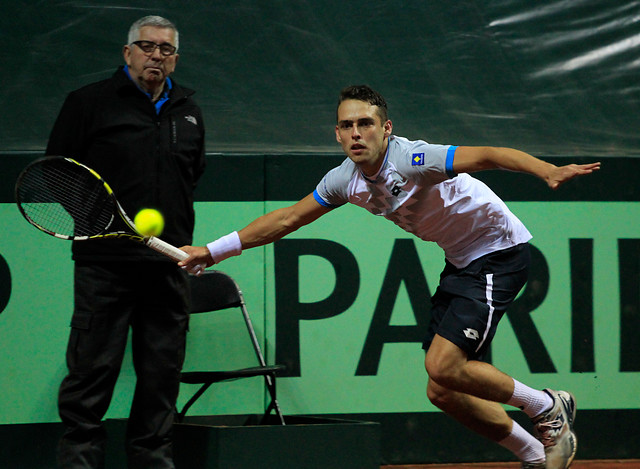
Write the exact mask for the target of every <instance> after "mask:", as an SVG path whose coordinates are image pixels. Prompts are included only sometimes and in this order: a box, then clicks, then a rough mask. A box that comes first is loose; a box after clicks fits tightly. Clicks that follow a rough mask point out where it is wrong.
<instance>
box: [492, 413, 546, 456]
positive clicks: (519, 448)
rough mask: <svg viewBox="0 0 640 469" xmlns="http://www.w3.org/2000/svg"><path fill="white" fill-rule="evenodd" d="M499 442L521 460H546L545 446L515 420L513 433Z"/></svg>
mask: <svg viewBox="0 0 640 469" xmlns="http://www.w3.org/2000/svg"><path fill="white" fill-rule="evenodd" d="M498 444H499V445H500V446H503V447H505V448H507V449H508V450H509V451H511V452H512V453H513V454H515V455H516V457H517V458H518V459H519V460H520V461H526V462H533V463H540V462H543V461H545V455H544V446H543V445H542V443H540V442H539V441H538V440H536V439H535V438H534V437H533V435H531V434H530V433H529V432H527V431H526V430H525V429H524V428H522V427H521V426H520V425H519V424H518V422H516V421H515V420H514V421H513V427H512V428H511V433H510V434H509V436H508V437H506V438H505V439H504V440H502V441H499V442H498Z"/></svg>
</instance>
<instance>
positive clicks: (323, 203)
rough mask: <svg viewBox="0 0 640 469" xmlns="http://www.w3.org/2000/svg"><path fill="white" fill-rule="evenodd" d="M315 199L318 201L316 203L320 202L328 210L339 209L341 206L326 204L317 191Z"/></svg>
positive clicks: (314, 193)
mask: <svg viewBox="0 0 640 469" xmlns="http://www.w3.org/2000/svg"><path fill="white" fill-rule="evenodd" d="M313 198H314V199H316V202H318V203H319V204H320V205H322V206H323V207H327V208H336V207H339V205H333V204H330V203H329V202H326V201H325V200H324V199H323V198H322V197H320V194H318V190H317V189H316V190H314V191H313Z"/></svg>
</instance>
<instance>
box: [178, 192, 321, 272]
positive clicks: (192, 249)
mask: <svg viewBox="0 0 640 469" xmlns="http://www.w3.org/2000/svg"><path fill="white" fill-rule="evenodd" d="M329 211H330V209H329V208H326V207H323V206H322V205H320V204H319V203H318V202H317V201H316V200H315V198H314V197H313V194H309V195H308V196H306V197H305V198H304V199H302V200H300V201H299V202H297V203H296V204H294V205H291V206H289V207H285V208H280V209H278V210H274V211H273V212H269V213H267V214H265V215H263V216H261V217H259V218H256V219H255V220H254V221H252V222H251V223H249V224H248V225H247V226H246V227H244V228H243V229H241V230H240V231H234V232H233V233H229V234H228V235H226V236H223V237H221V238H218V239H217V240H215V241H213V242H211V243H209V244H208V245H207V246H182V247H181V248H180V249H182V250H183V251H185V252H186V253H187V254H189V257H188V258H187V259H185V260H183V261H181V262H179V263H178V265H180V266H181V267H183V268H185V269H186V270H188V271H191V270H192V269H193V268H194V267H195V266H197V265H198V264H205V265H206V266H207V267H210V266H211V265H213V264H217V263H219V262H222V261H223V260H225V259H227V258H228V257H231V256H237V255H240V254H241V253H242V251H243V250H245V249H249V248H253V247H257V246H263V245H265V244H269V243H272V242H274V241H277V240H279V239H280V238H282V237H284V236H286V235H288V234H289V233H292V232H294V231H296V230H297V229H298V228H300V227H302V226H304V225H307V224H309V223H311V222H312V221H314V220H317V219H318V218H319V217H321V216H322V215H324V214H325V213H327V212H329Z"/></svg>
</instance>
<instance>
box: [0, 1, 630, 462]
mask: <svg viewBox="0 0 640 469" xmlns="http://www.w3.org/2000/svg"><path fill="white" fill-rule="evenodd" d="M353 8H354V6H352V5H351V6H350V5H348V4H344V2H338V1H327V0H323V1H321V2H307V1H270V2H263V1H256V0H254V1H250V0H240V1H237V2H233V5H232V6H230V4H229V3H228V2H217V1H213V2H211V1H207V2H205V1H193V2H178V1H152V2H138V1H127V2H125V3H113V2H111V3H109V4H104V3H101V2H63V1H49V2H34V1H22V2H12V3H10V4H5V5H3V6H2V9H3V14H2V15H0V37H1V38H2V41H3V44H4V47H3V51H4V52H3V67H2V68H1V69H0V76H1V77H2V84H3V86H2V87H0V103H2V105H3V112H2V113H0V174H2V176H3V178H2V181H0V224H1V226H2V231H1V234H0V340H1V342H2V345H3V350H4V351H5V353H4V354H3V355H2V356H1V357H0V367H1V368H0V369H2V370H3V373H2V374H0V390H1V393H2V397H3V404H4V406H3V411H2V413H0V424H6V425H17V424H21V423H25V424H34V425H38V424H41V423H45V422H57V421H58V417H57V414H56V407H55V400H56V392H57V387H58V384H59V382H60V380H61V378H62V376H63V374H64V349H65V346H66V344H65V342H66V339H67V333H68V323H69V318H70V311H71V307H72V305H71V290H70V289H71V261H70V252H69V251H70V248H69V245H68V244H66V243H64V242H62V241H58V240H55V239H53V238H49V237H46V236H45V235H43V234H41V233H39V232H37V231H36V230H34V229H32V228H31V227H29V226H28V225H27V224H26V223H25V222H24V221H23V220H22V219H21V218H20V215H19V213H18V211H17V209H16V208H15V205H14V202H13V183H14V181H15V177H16V176H17V174H18V172H19V170H20V169H21V168H22V167H24V165H26V164H27V162H28V161H30V160H31V159H33V158H35V157H37V156H39V155H40V154H42V151H43V149H44V146H45V144H46V140H47V136H48V132H49V129H50V127H51V125H52V124H53V120H54V119H55V116H56V114H57V112H58V109H59V108H60V106H61V104H62V101H63V99H64V96H65V95H66V93H67V92H69V91H71V90H72V89H75V88H77V87H79V86H82V85H84V84H86V83H88V82H91V81H95V80H98V79H101V78H104V77H107V76H109V75H110V74H111V73H113V71H114V69H115V68H116V66H117V65H119V64H120V63H121V49H122V45H123V43H124V42H125V38H126V32H127V29H128V26H129V24H130V23H131V22H133V21H134V20H135V19H137V18H139V17H140V16H143V15H146V14H160V15H163V16H166V17H168V18H170V19H172V20H174V21H175V22H176V24H177V25H178V27H179V28H180V31H181V40H180V54H181V57H180V61H179V66H178V70H177V72H176V74H175V78H176V80H177V81H179V82H180V83H182V84H184V85H186V86H189V87H193V88H195V89H196V90H197V91H198V93H197V95H196V96H197V98H198V101H199V103H200V104H201V105H202V108H203V111H204V114H205V121H206V124H207V152H208V159H209V166H208V169H207V173H206V174H205V176H204V177H203V180H202V184H201V185H200V187H199V188H198V193H197V196H198V202H197V207H196V209H197V226H196V234H195V235H196V242H197V243H205V242H207V241H210V240H211V239H214V238H215V237H218V236H220V235H224V234H226V233H228V232H229V231H231V230H233V229H237V228H240V227H242V226H244V224H246V223H247V222H249V221H251V220H252V219H253V218H254V217H256V216H258V215H260V214H262V213H265V212H266V211H269V210H271V209H273V208H277V207H280V206H282V205H284V204H288V203H290V202H293V201H295V200H297V199H299V198H300V197H302V196H304V195H306V194H307V193H308V192H310V191H311V190H313V188H314V187H315V185H316V183H317V181H318V180H319V178H320V177H322V175H323V174H324V172H325V171H326V170H328V169H330V168H331V167H333V166H334V165H336V164H337V163H339V161H341V158H342V157H341V156H340V154H339V148H338V147H337V144H336V143H335V140H334V136H333V125H334V123H333V122H334V120H335V102H336V97H337V93H338V91H339V89H340V88H342V87H343V86H345V85H348V84H353V83H369V84H371V85H372V86H374V87H376V88H378V89H379V90H380V91H381V92H382V93H383V94H385V96H386V97H387V99H388V102H389V105H390V111H391V118H392V119H393V122H394V130H395V131H396V133H397V134H399V135H404V136H407V137H410V138H422V139H426V140H428V141H431V142H434V143H453V144H491V145H501V146H514V147H517V148H521V149H524V150H527V151H529V152H532V153H534V154H536V155H538V156H541V157H544V158H549V159H551V160H552V161H554V162H556V163H558V164H564V163H566V162H569V161H572V162H573V161H576V162H588V161H595V160H596V159H598V160H602V161H603V167H602V170H601V171H600V173H598V174H596V175H593V176H591V177H589V178H585V179H583V180H579V181H574V182H572V183H571V184H568V185H567V186H565V187H563V188H561V189H560V190H559V191H556V192H552V191H549V190H547V189H546V187H545V186H544V184H543V183H542V182H541V181H537V180H535V179H532V178H530V177H527V176H523V175H519V174H510V173H502V172H488V173H483V174H480V175H479V177H480V178H482V179H484V180H485V181H486V182H488V183H489V185H490V186H491V187H493V188H494V189H495V190H496V192H498V194H499V195H501V196H502V197H503V198H504V199H505V200H507V202H508V204H509V206H510V207H511V209H512V210H513V211H514V212H515V213H516V214H517V215H518V216H519V217H521V218H522V219H523V221H524V222H525V224H527V225H528V227H529V228H530V230H531V231H532V233H533V235H534V239H533V246H534V261H535V264H534V265H535V269H534V273H533V275H532V279H531V281H530V282H529V283H528V285H527V288H526V289H525V291H524V292H523V294H522V295H521V297H520V298H519V299H518V302H517V303H516V305H514V308H512V311H511V312H510V313H509V316H508V318H507V319H506V320H504V321H503V324H502V325H501V329H500V332H499V334H498V337H497V339H496V341H495V343H494V347H493V349H492V355H491V359H492V361H493V362H494V363H495V364H496V365H498V366H499V367H500V368H502V369H504V370H505V371H506V372H508V373H512V374H514V375H516V376H518V377H519V378H521V379H522V380H523V381H525V382H527V383H528V384H530V385H532V386H537V387H543V386H551V387H556V388H569V389H571V390H572V391H574V392H575V394H576V395H577V398H578V402H579V406H580V414H579V418H578V420H577V425H578V431H579V433H580V438H581V439H580V441H581V446H580V452H579V453H578V457H579V458H606V457H611V458H614V457H615V458H621V457H640V454H639V453H638V451H640V450H639V449H638V448H640V433H639V432H638V431H637V428H638V427H639V426H640V408H639V406H638V400H637V394H638V392H639V391H640V382H639V379H640V374H639V373H640V359H639V358H638V357H640V350H639V349H638V348H639V346H638V343H639V342H638V341H637V338H636V337H635V331H637V330H638V327H639V326H640V316H639V314H640V313H639V309H640V294H639V293H638V291H639V289H638V285H640V280H639V277H640V241H639V240H640V232H639V231H640V228H639V226H640V225H639V223H638V221H639V220H640V217H639V215H640V213H638V210H639V209H638V203H637V202H638V200H639V198H640V194H639V189H638V184H637V174H638V173H639V170H640V159H639V158H636V156H638V155H640V151H639V150H640V142H639V141H638V136H637V128H638V124H639V122H638V119H639V117H638V113H637V107H638V98H639V96H640V89H639V86H638V84H637V72H638V67H639V65H638V62H637V60H636V59H637V49H638V39H637V34H636V31H635V29H634V28H635V25H636V24H637V20H638V18H639V17H640V6H639V5H638V4H637V2H632V1H624V2H607V1H605V0H599V1H598V0H596V1H593V0H590V1H574V2H564V1H560V0H552V1H550V0H547V1H541V2H534V3H532V2H527V1H524V0H507V1H505V0H501V1H483V2H479V1H471V0H464V1H459V2H453V3H452V2H417V1H398V2H394V3H389V2H382V1H378V0H374V1H372V2H368V3H367V4H366V5H358V7H357V9H356V10H355V13H354V10H353ZM356 13H357V14H356ZM246 181H251V184H250V185H249V186H247V184H246ZM442 264H443V259H442V254H441V253H440V252H439V250H438V249H437V247H436V246H432V245H429V244H426V243H421V242H418V240H416V239H412V238H410V237H409V236H408V235H407V234H406V233H404V232H402V231H401V230H399V229H398V228H396V227H395V226H393V225H391V224H389V223H385V222H384V221H382V220H378V219H376V218H375V217H370V216H368V215H367V214H366V213H365V212H363V211H360V210H358V209H357V208H355V207H344V208H341V209H339V210H336V211H335V212H333V213H331V214H329V215H327V216H326V217H323V219H322V220H320V221H319V222H317V223H316V224H314V225H312V226H309V227H306V228H304V229H303V230H300V231H299V232H297V233H295V234H294V235H292V236H291V237H289V238H286V239H284V240H282V241H280V242H279V243H276V244H275V245H274V246H269V247H266V248H260V249H254V250H252V251H249V252H247V253H245V254H243V255H242V256H241V257H239V258H234V259H230V260H228V261H226V262H225V263H224V264H223V265H221V266H220V267H221V268H223V269H224V270H225V271H227V272H229V273H230V274H231V275H233V276H234V277H235V278H236V279H237V280H238V281H239V282H240V283H241V285H242V286H243V289H244V291H245V294H246V296H247V301H248V303H249V305H250V308H251V310H252V313H253V315H254V317H255V318H256V322H257V324H258V326H259V327H258V328H259V333H260V336H261V340H262V341H263V344H264V346H265V349H266V351H267V354H268V358H269V361H271V362H274V361H280V362H285V363H286V364H287V365H288V367H289V370H290V371H289V376H288V377H285V378H284V379H282V380H281V381H282V384H281V385H280V389H279V391H280V401H281V404H282V405H283V407H284V410H285V412H286V413H289V414H323V415H327V414H331V415H341V416H350V417H355V418H359V419H372V420H376V421H380V422H382V423H383V442H382V445H383V459H384V461H382V462H387V463H407V464H408V463H420V462H429V461H447V462H451V461H463V460H482V459H485V460H499V459H502V460H506V459H510V458H511V456H510V455H509V454H508V453H507V452H505V451H503V450H501V449H500V448H493V446H491V445H487V444H486V442H485V441H484V440H481V439H479V438H477V437H475V436H473V435H471V434H470V433H467V432H464V433H461V429H460V428H459V427H457V426H456V424H454V423H452V422H450V421H449V420H447V419H446V418H444V417H443V416H442V415H441V414H440V413H439V412H436V411H435V409H434V408H433V406H431V404H429V403H428V402H427V400H426V397H425V390H424V388H425V385H426V376H425V373H424V370H423V365H422V361H423V354H422V351H421V349H420V345H419V339H418V337H419V328H420V325H422V324H423V323H424V321H426V318H427V317H428V314H429V310H428V302H427V301H426V298H427V297H428V294H429V293H430V292H432V291H433V289H434V287H435V285H436V284H437V280H438V275H439V272H440V270H441V268H442ZM399 266H401V267H399ZM348 274H349V275H348ZM238 327H240V326H239V325H238V324H234V323H226V322H217V323H213V324H210V323H208V322H206V321H205V319H204V318H197V319H196V318H194V322H193V323H192V328H191V333H190V342H189V350H188V359H187V364H186V368H190V367H194V368H195V367H197V366H199V365H202V364H204V363H207V364H208V363H209V362H210V361H213V363H214V364H215V363H220V362H224V363H229V362H232V363H238V364H240V363H241V362H242V361H243V360H244V359H245V358H248V357H247V354H248V351H247V350H246V349H234V348H232V345H231V344H230V343H228V340H227V339H228V338H232V337H233V336H234V335H235V333H236V331H237V330H238ZM134 380H135V378H134V372H133V369H132V368H131V366H130V362H129V360H128V357H127V360H126V361H125V366H124V367H123V370H122V375H121V378H120V380H119V382H118V387H117V391H116V394H115V397H114V401H113V403H112V406H111V408H110V409H109V412H108V417H124V416H126V415H127V412H128V408H129V404H130V399H131V393H132V390H133V385H134ZM262 405H263V396H262V395H261V385H260V382H259V381H256V382H254V383H251V384H250V385H249V386H247V385H246V383H241V382H237V383H230V384H228V385H224V386H221V387H219V389H216V391H215V392H214V393H211V394H208V395H207V396H206V398H204V399H203V400H202V401H201V402H200V403H199V404H198V405H197V406H196V407H195V408H194V410H193V412H194V413H196V414H214V413H251V412H257V411H258V410H259V409H261V407H262ZM514 416H515V417H516V418H521V417H520V416H518V415H516V414H514ZM457 435H465V437H464V438H463V439H462V440H458V445H457V446H456V447H453V446H452V445H450V444H447V442H448V441H450V440H451V438H453V437H454V436H457ZM13 444H14V445H20V444H21V442H13ZM1 456H2V454H0V460H1Z"/></svg>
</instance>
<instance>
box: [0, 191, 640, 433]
mask: <svg viewBox="0 0 640 469" xmlns="http://www.w3.org/2000/svg"><path fill="white" fill-rule="evenodd" d="M287 204H288V203H286V202H266V203H265V202H242V203H240V202H200V203H198V204H197V218H198V223H197V227H196V241H195V242H196V243H197V244H204V243H206V242H208V241H210V240H212V239H214V238H216V237H218V236H221V235H224V234H226V233H228V232H229V231H232V230H234V229H238V228H241V227H243V226H244V225H245V224H247V223H248V222H249V221H251V220H253V219H254V218H255V217H256V216H258V215H260V214H261V213H264V212H265V211H270V210H272V209H275V208H278V207H281V206H284V205H287ZM509 206H510V207H511V209H512V210H513V211H514V213H515V214H516V215H518V216H519V217H520V218H521V219H522V220H523V221H524V223H525V224H526V225H527V226H528V227H529V229H530V231H531V232H532V233H533V235H534V238H533V240H532V246H533V249H532V254H533V266H532V273H531V278H530V281H529V283H528V284H527V286H526V287H525V289H524V290H523V292H522V293H521V295H520V297H519V298H518V299H517V300H516V303H514V305H513V308H512V310H511V311H510V312H509V313H508V316H507V318H504V319H503V320H502V323H501V326H500V328H499V331H498V334H497V335H496V339H495V340H494V343H493V348H492V353H491V360H492V362H493V363H494V364H495V365H496V366H497V367H498V368H500V369H502V370H503V371H505V372H507V373H509V374H511V375H513V376H515V377H517V378H518V379H520V380H521V381H523V382H525V383H527V384H529V385H531V386H534V387H540V388H542V387H552V388H562V389H569V390H572V391H573V392H574V393H575V394H576V397H577V399H578V402H579V403H580V404H579V405H580V408H581V409H637V408H638V400H637V391H638V390H639V389H640V354H639V353H638V345H637V342H638V341H637V340H636V338H635V332H634V331H637V330H638V329H637V326H638V322H639V319H638V315H637V311H638V303H639V294H638V275H639V273H640V272H639V270H640V225H639V224H638V223H635V222H634V220H638V219H640V206H639V205H638V204H635V203H622V202H620V203H618V202H585V203H579V202H555V203H540V202H511V203H510V204H509ZM0 219H2V220H3V225H4V228H3V234H2V236H1V237H0V256H1V258H0V260H1V264H2V268H1V269H0V272H1V273H2V285H3V289H2V295H3V297H2V298H0V305H4V310H3V311H2V313H1V314H0V330H1V335H2V343H3V349H4V350H5V353H4V354H2V356H0V366H1V367H2V369H3V370H4V372H3V374H2V375H1V376H2V377H1V378H0V380H1V384H0V387H1V388H2V389H3V396H4V402H5V404H6V407H5V410H4V411H3V413H2V422H1V423H25V422H46V421H57V419H58V417H57V411H56V394H57V387H58V385H59V383H60V380H61V379H62V377H63V374H64V372H65V364H64V351H65V347H66V340H67V334H68V323H69V318H70V314H71V309H72V291H71V289H72V287H71V286H72V262H71V260H70V244H69V243H67V242H64V241H60V240H56V239H54V238H52V237H48V236H46V235H44V234H42V233H40V232H38V231H37V230H35V229H33V228H32V227H30V226H29V225H28V224H27V223H25V222H24V221H23V220H22V219H21V217H20V215H19V213H18V211H17V210H16V208H15V206H14V205H13V204H0ZM442 266H443V255H442V252H441V251H440V249H439V248H438V247H437V246H436V245H435V244H433V243H425V242H422V241H420V240H418V239H417V238H413V237H411V236H410V235H408V234H407V233H405V232H403V231H402V230H400V229H399V228H397V227H396V226H395V225H393V224H391V223H389V222H388V221H386V220H384V219H382V218H378V217H374V216H372V215H370V214H369V213H368V212H366V211H364V210H361V209H359V208H356V207H353V206H346V207H343V208H340V209H337V210H334V211H333V212H331V213H329V214H328V215H326V216H324V217H323V218H322V219H320V220H318V221H316V222H315V223H314V224H312V225H309V226H306V227H304V228H302V229H300V230H299V231H298V232H296V233H294V234H292V235H290V236H289V237H287V238H285V239H283V240H281V241H279V242H277V243H276V244H275V245H273V246H268V247H264V248H256V249H253V250H249V251H246V252H245V253H244V254H243V255H242V256H240V257H236V258H231V259H228V260H227V261H225V262H224V263H223V264H221V265H219V266H218V268H219V269H221V270H224V271H226V272H228V273H229V274H231V275H232V276H233V277H234V278H235V279H236V280H237V281H238V283H239V284H240V285H241V287H242V288H243V291H244V292H245V295H246V298H247V303H248V305H249V309H250V312H251V314H252V316H253V318H254V321H255V323H256V327H257V329H258V334H259V336H260V337H261V338H265V340H264V342H263V346H264V348H265V350H266V353H267V357H268V361H269V362H272V363H273V362H278V363H284V364H286V365H287V367H288V377H286V378H283V379H281V380H280V385H279V400H280V403H281V405H282V407H283V409H284V411H285V413H287V414H340V413H350V414H353V413H394V412H399V413H402V412H424V411H435V408H434V407H433V406H432V405H431V404H430V403H429V402H428V401H427V399H426V396H425V386H426V379H427V378H426V373H425V371H424V365H423V359H424V354H423V352H422V350H421V340H422V339H421V338H422V334H423V326H424V324H425V323H426V321H427V320H428V314H429V301H428V299H429V296H430V294H432V293H433V292H434V290H435V288H436V286H437V283H438V278H439V274H440V271H441V268H442ZM141 275H144V273H141ZM7 286H8V288H7ZM238 319H239V320H240V318H238ZM241 327H242V325H241V323H240V322H234V321H232V320H230V319H226V318H225V319H222V318H216V319H213V320H212V319H210V318H205V317H194V318H192V323H191V328H190V329H191V332H190V338H189V349H188V352H187V363H186V364H185V369H196V368H198V367H203V366H204V367H214V368H215V366H216V365H221V364H224V366H232V367H233V366H235V365H236V364H237V365H238V366H242V364H243V363H252V361H251V360H252V359H253V357H252V356H251V354H252V352H251V350H250V348H249V347H247V346H246V345H247V344H245V345H244V346H243V347H241V348H237V349H236V348H233V347H234V345H233V344H232V342H233V341H232V339H233V338H234V337H235V336H238V335H240V334H243V331H242V330H241ZM134 384H135V375H134V372H133V369H132V367H131V364H130V358H129V357H127V358H126V359H125V364H124V366H123V371H122V375H121V377H120V380H119V382H118V388H117V390H116V393H115V395H114V396H115V397H114V401H113V403H112V405H111V408H110V409H109V413H108V415H107V416H108V417H125V416H126V415H127V413H128V408H129V403H130V401H131V396H132V392H133V387H134ZM218 388H219V389H216V390H215V391H214V392H211V393H210V394H209V395H206V396H205V397H203V398H202V399H201V400H200V401H199V403H198V404H197V405H196V406H195V407H194V409H193V411H192V412H193V413H194V414H217V413H252V412H258V411H259V410H260V409H261V408H262V406H263V401H262V397H261V396H262V394H261V393H262V391H261V389H262V387H261V383H260V382H259V380H256V382H255V383H252V384H250V385H249V386H247V383H230V384H224V385H220V386H218ZM186 391H187V390H186V389H185V393H183V395H184V396H185V397H184V398H182V397H181V398H182V399H186V397H188V396H187V394H186ZM25 396H29V398H28V399H26V398H25Z"/></svg>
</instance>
